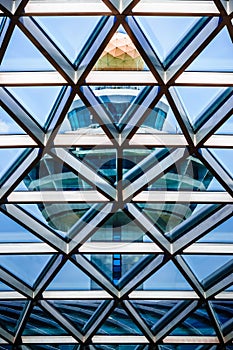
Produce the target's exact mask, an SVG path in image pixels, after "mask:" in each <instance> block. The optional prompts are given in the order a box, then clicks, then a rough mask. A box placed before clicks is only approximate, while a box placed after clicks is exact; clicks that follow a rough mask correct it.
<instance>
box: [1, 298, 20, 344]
mask: <svg viewBox="0 0 233 350" xmlns="http://www.w3.org/2000/svg"><path fill="white" fill-rule="evenodd" d="M25 305H26V301H13V300H11V301H3V300H1V301H0V325H1V327H3V328H5V329H6V330H7V331H8V332H10V333H12V334H15V332H16V330H17V325H18V321H19V320H20V318H21V315H22V313H23V311H24V308H25ZM0 349H1V346H0Z"/></svg>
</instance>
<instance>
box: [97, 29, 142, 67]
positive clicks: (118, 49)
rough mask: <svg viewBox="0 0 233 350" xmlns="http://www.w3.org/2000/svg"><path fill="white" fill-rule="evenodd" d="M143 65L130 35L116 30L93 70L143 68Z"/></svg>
mask: <svg viewBox="0 0 233 350" xmlns="http://www.w3.org/2000/svg"><path fill="white" fill-rule="evenodd" d="M144 66H145V64H144V61H143V59H142V57H141V55H140V54H139V52H138V51H137V49H136V47H135V46H134V44H133V42H132V40H131V39H130V37H129V36H128V35H127V34H126V33H120V32H116V33H115V34H114V35H113V37H112V38H111V40H110V41H109V43H108V44H107V46H106V47H105V49H104V51H103V53H102V55H101V56H100V58H99V59H98V61H97V63H96V65H95V66H94V70H143V69H144Z"/></svg>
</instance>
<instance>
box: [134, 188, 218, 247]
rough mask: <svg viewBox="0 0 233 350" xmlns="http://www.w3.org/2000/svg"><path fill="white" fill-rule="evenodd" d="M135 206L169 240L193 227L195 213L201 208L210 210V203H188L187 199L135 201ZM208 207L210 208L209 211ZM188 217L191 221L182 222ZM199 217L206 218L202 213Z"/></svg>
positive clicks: (198, 212) (195, 218)
mask: <svg viewBox="0 0 233 350" xmlns="http://www.w3.org/2000/svg"><path fill="white" fill-rule="evenodd" d="M148 193H149V192H148ZM187 200H188V198H187ZM137 206H138V208H139V209H140V210H141V211H142V212H143V214H144V215H146V216H148V218H149V219H150V221H151V222H152V223H153V224H154V225H155V226H156V227H158V228H159V230H161V232H162V233H164V234H165V235H166V237H167V238H168V239H169V240H171V241H174V240H176V238H178V236H180V235H183V234H184V233H185V232H187V230H189V229H190V228H191V227H193V225H194V226H195V225H196V223H197V221H198V218H197V215H198V214H200V212H201V211H202V210H204V209H207V211H208V215H209V214H210V213H211V212H212V210H211V205H206V204H199V203H190V202H188V201H187V202H182V203H176V204H173V203H166V202H161V203H137ZM208 207H209V208H208ZM208 209H210V211H209V210H208ZM201 215H202V213H201ZM189 218H190V220H192V218H193V220H192V223H190V222H189V221H188V224H187V225H186V224H183V223H184V222H185V221H186V220H187V219H189ZM201 218H202V219H204V218H206V215H205V214H204V216H201ZM195 220H196V221H195Z"/></svg>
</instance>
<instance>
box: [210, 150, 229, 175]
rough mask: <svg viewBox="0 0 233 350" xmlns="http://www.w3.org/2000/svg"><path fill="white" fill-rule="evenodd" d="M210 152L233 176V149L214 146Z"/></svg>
mask: <svg viewBox="0 0 233 350" xmlns="http://www.w3.org/2000/svg"><path fill="white" fill-rule="evenodd" d="M210 152H211V153H212V154H213V155H214V156H215V157H216V158H217V159H218V161H219V163H220V164H221V165H222V166H223V167H224V168H225V170H226V172H227V173H228V174H229V175H230V176H231V177H233V163H232V150H231V149H221V148H213V149H210Z"/></svg>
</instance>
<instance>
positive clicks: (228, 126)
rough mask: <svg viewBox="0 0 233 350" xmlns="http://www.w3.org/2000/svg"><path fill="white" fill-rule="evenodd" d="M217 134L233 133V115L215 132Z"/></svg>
mask: <svg viewBox="0 0 233 350" xmlns="http://www.w3.org/2000/svg"><path fill="white" fill-rule="evenodd" d="M215 134H217V135H219V134H220V135H222V134H233V115H232V116H231V117H230V118H228V119H227V120H226V121H225V123H223V125H222V126H221V127H220V128H219V129H218V130H217V131H216V132H215Z"/></svg>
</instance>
